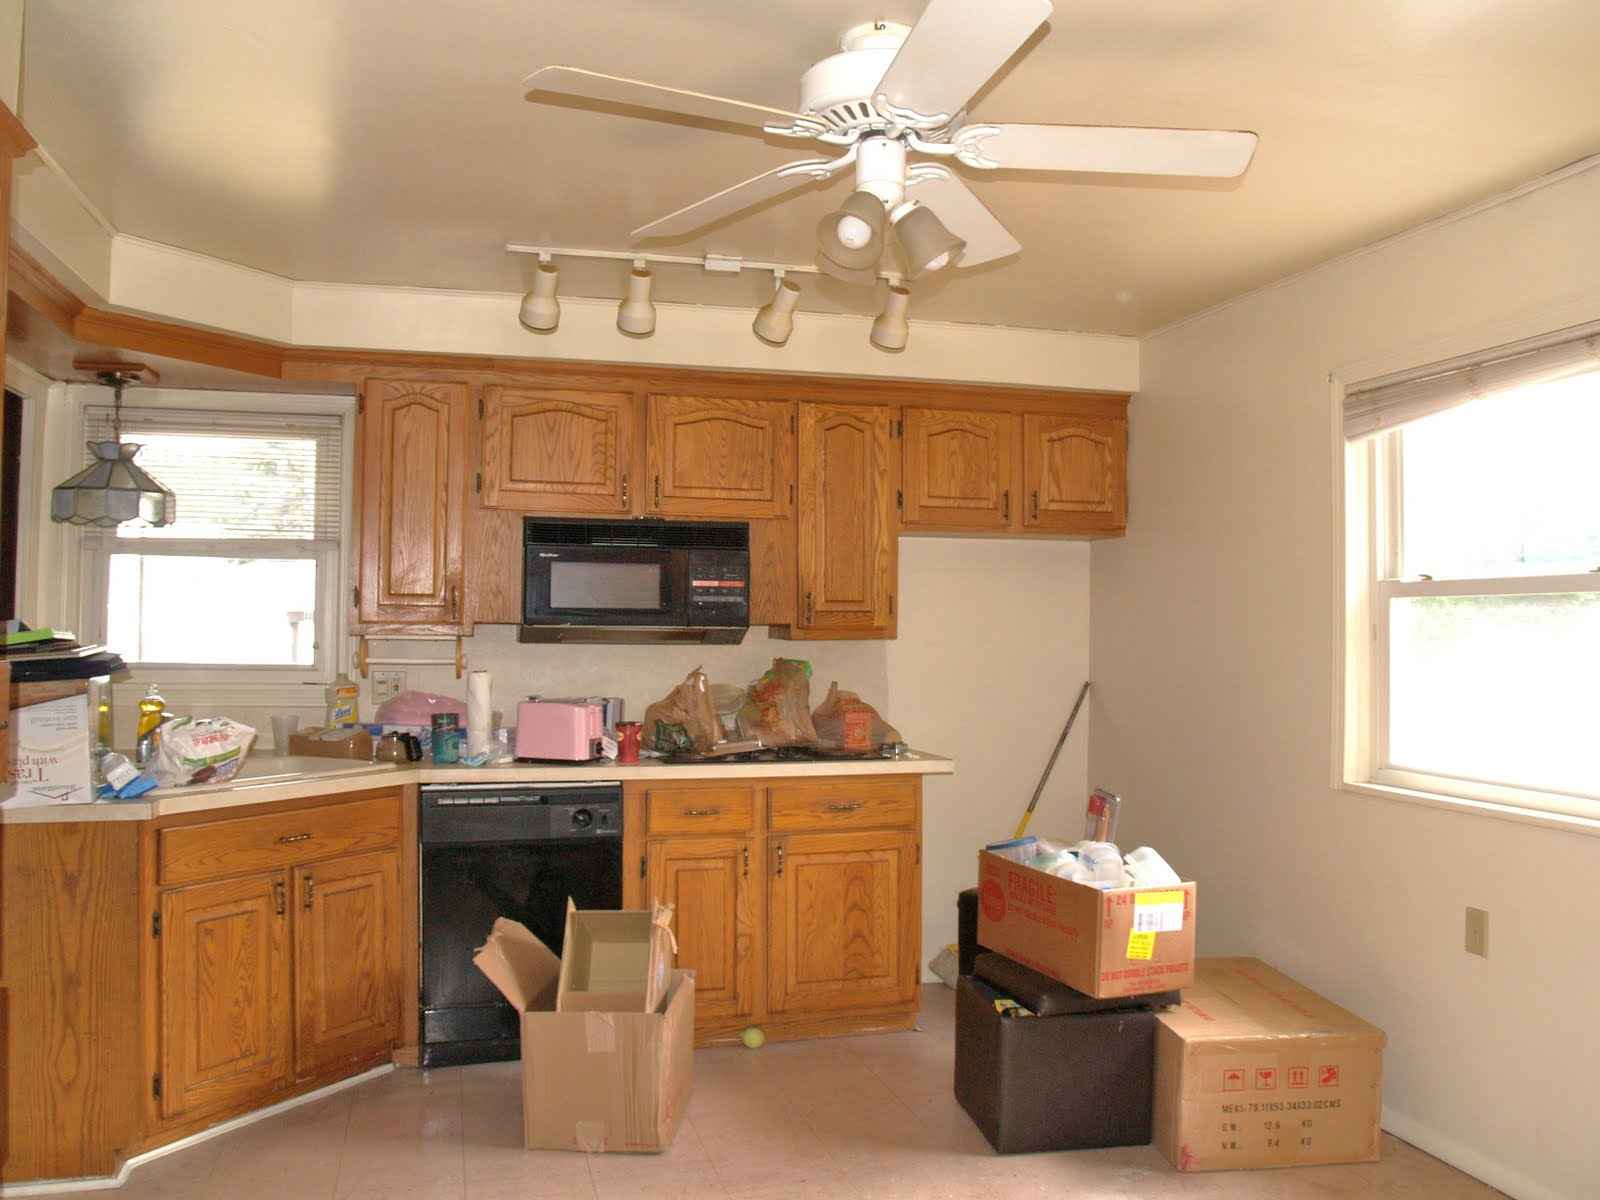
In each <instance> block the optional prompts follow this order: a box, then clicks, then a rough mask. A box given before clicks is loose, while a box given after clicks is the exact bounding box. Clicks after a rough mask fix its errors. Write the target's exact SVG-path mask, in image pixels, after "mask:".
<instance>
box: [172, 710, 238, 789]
mask: <svg viewBox="0 0 1600 1200" xmlns="http://www.w3.org/2000/svg"><path fill="white" fill-rule="evenodd" d="M160 728H161V739H160V741H159V742H158V743H157V749H156V757H155V761H154V762H153V763H152V764H151V765H150V774H152V775H154V776H155V777H156V782H157V783H159V784H160V785H161V786H162V787H182V786H184V785H185V784H190V783H221V782H222V781H223V780H225V779H232V778H233V776H234V774H235V773H236V772H237V771H238V770H239V767H240V765H241V764H242V763H243V762H244V756H245V755H246V754H248V753H249V752H250V743H251V742H253V741H255V739H256V731H255V730H254V729H251V728H250V726H248V725H241V724H239V722H237V721H230V720H229V719H228V718H227V717H199V718H196V717H174V718H173V719H172V720H170V721H166V722H163V723H162V725H161V727H160Z"/></svg>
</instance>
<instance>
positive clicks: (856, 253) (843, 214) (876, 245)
mask: <svg viewBox="0 0 1600 1200" xmlns="http://www.w3.org/2000/svg"><path fill="white" fill-rule="evenodd" d="M885 220H886V214H885V213H884V211H883V201H882V200H880V199H878V197H876V196H874V195H873V194H872V193H871V192H868V191H858V192H851V193H850V195H849V196H847V197H846V198H845V202H844V203H843V204H842V205H840V206H839V211H838V212H831V213H829V214H828V215H827V216H825V217H823V218H822V220H821V221H819V222H818V223H817V248H818V249H819V250H820V251H822V253H823V255H824V256H825V257H827V258H828V259H830V260H832V261H833V262H835V263H837V264H838V265H839V266H841V267H844V268H846V269H847V270H859V269H860V268H862V267H870V266H872V265H873V264H874V263H876V262H877V261H878V259H879V258H881V257H882V256H883V227H884V224H885Z"/></svg>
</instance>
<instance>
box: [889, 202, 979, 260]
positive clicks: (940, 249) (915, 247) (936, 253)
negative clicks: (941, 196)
mask: <svg viewBox="0 0 1600 1200" xmlns="http://www.w3.org/2000/svg"><path fill="white" fill-rule="evenodd" d="M894 232H895V235H896V236H897V237H898V238H899V239H900V249H901V250H903V251H905V257H906V269H907V271H908V272H909V274H910V276H911V278H913V279H915V278H916V277H917V276H918V275H920V274H922V272H924V271H937V270H939V269H940V268H941V267H947V266H949V265H950V264H951V263H953V262H954V261H955V260H956V259H958V258H960V257H961V253H962V251H964V250H965V249H966V248H967V244H966V242H964V241H962V240H961V239H960V238H958V237H957V236H956V235H955V234H953V233H951V232H950V231H949V230H948V229H946V228H945V227H944V222H943V221H941V220H939V218H938V217H937V216H935V215H934V212H933V210H932V209H931V208H928V207H927V206H926V205H923V204H916V203H912V204H910V205H907V206H906V207H904V208H901V209H900V210H899V211H898V212H897V213H896V214H895V217H894Z"/></svg>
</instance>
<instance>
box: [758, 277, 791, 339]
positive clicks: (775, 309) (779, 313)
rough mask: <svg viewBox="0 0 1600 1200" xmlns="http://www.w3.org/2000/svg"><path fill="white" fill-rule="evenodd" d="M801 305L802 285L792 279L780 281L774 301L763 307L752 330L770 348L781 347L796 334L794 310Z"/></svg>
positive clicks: (773, 297)
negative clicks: (790, 336) (792, 334)
mask: <svg viewBox="0 0 1600 1200" xmlns="http://www.w3.org/2000/svg"><path fill="white" fill-rule="evenodd" d="M799 304H800V285H799V284H798V283H796V282H795V281H794V280H792V279H779V280H778V286H777V287H776V288H774V289H773V293H772V299H771V300H768V301H767V302H766V303H765V304H763V305H762V306H761V310H760V311H759V312H757V313H756V319H755V321H754V322H752V323H751V326H750V328H751V329H752V330H753V331H754V332H755V335H756V336H757V337H758V338H760V339H761V340H762V341H763V342H765V343H766V344H767V345H769V346H781V345H783V344H784V343H785V342H787V341H788V340H789V335H790V334H791V333H793V332H794V310H795V309H796V308H797V307H799Z"/></svg>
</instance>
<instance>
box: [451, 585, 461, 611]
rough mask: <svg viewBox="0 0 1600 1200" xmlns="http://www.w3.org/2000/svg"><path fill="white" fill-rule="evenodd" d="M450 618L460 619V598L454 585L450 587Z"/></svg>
mask: <svg viewBox="0 0 1600 1200" xmlns="http://www.w3.org/2000/svg"><path fill="white" fill-rule="evenodd" d="M450 616H451V618H452V619H454V620H460V619H461V596H460V593H459V592H458V590H457V588H456V585H455V584H453V583H452V584H451V585H450Z"/></svg>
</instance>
